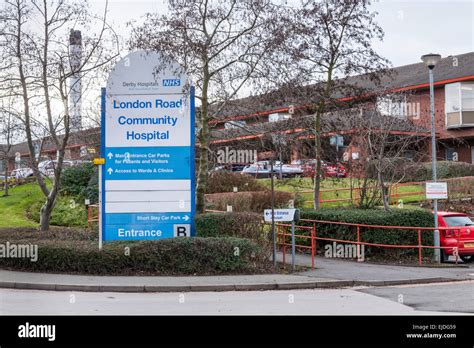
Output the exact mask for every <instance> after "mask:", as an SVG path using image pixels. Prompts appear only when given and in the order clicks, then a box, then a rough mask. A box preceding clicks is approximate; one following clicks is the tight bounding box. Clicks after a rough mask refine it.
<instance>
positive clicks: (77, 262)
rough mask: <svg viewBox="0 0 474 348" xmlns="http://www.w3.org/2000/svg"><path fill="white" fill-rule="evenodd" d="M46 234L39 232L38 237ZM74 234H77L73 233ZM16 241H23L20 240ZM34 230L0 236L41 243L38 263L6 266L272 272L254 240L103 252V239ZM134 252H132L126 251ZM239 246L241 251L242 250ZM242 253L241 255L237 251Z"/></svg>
mask: <svg viewBox="0 0 474 348" xmlns="http://www.w3.org/2000/svg"><path fill="white" fill-rule="evenodd" d="M40 234H41V233H40V232H38V231H36V235H37V236H38V235H40ZM68 235H69V236H70V235H71V233H69V234H68ZM13 237H16V238H17V240H16V241H14V240H13ZM33 237H34V236H33V233H32V232H31V231H14V233H11V230H10V231H7V232H5V233H0V243H5V242H6V241H9V242H10V243H13V242H16V243H19V242H23V243H34V244H37V245H38V260H37V261H36V262H31V261H30V259H27V258H0V266H1V267H8V268H13V269H18V270H26V271H38V272H58V273H63V272H67V273H82V274H107V275H109V274H115V275H117V274H155V275H188V274H200V275H205V274H233V273H255V272H261V271H266V270H267V269H268V267H269V262H268V259H266V258H265V257H264V256H262V255H261V254H262V248H261V246H259V245H258V244H257V243H256V242H254V241H251V240H249V239H242V238H233V237H224V238H199V237H193V238H170V239H163V240H158V241H139V242H109V243H105V244H104V248H103V250H102V251H99V250H98V246H97V241H90V240H83V238H85V237H86V235H85V234H84V233H78V236H76V237H79V238H70V239H65V238H64V237H63V238H58V239H52V237H51V235H50V236H49V239H48V238H43V237H38V238H33ZM126 247H127V248H129V253H126V252H125V251H126V250H127V249H126ZM237 248H238V249H237ZM236 250H238V252H236Z"/></svg>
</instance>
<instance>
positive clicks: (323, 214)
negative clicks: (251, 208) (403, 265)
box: [297, 209, 434, 256]
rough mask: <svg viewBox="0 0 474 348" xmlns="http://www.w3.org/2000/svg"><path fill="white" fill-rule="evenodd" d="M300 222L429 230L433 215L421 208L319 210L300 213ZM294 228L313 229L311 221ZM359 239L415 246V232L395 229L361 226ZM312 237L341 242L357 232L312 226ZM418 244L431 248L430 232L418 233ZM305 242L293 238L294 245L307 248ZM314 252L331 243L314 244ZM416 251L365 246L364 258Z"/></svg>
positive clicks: (354, 238)
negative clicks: (305, 227) (420, 236)
mask: <svg viewBox="0 0 474 348" xmlns="http://www.w3.org/2000/svg"><path fill="white" fill-rule="evenodd" d="M301 219H310V220H321V221H339V222H347V223H355V224H364V225H379V226H410V227H433V220H434V218H433V214H431V213H430V212H428V211H426V210H422V209H409V210H408V209H407V210H403V209H393V210H390V211H384V210H381V209H321V210H302V211H301ZM298 225H303V226H313V223H312V222H305V221H300V222H299V223H298ZM360 233H361V240H362V241H364V242H369V243H377V244H394V245H397V244H398V245H417V244H418V233H417V231H416V230H398V229H381V228H379V229H377V228H367V227H361V228H360ZM298 234H304V235H309V234H310V231H307V230H299V231H298ZM316 234H317V236H318V237H323V238H334V239H341V240H352V241H356V240H357V230H356V227H354V226H345V225H335V224H323V223H316ZM421 234H422V244H423V245H433V233H432V231H422V232H421ZM309 243H310V241H309V239H303V238H297V244H306V245H309ZM317 243H318V250H320V249H323V248H324V245H325V244H327V243H332V242H329V241H327V242H325V241H318V242H317ZM417 252H418V251H417V249H394V248H390V249H389V248H382V247H368V246H366V247H365V253H366V255H367V256H372V255H376V254H379V255H380V254H382V255H383V254H391V255H392V256H393V254H394V253H398V254H399V255H402V254H408V255H413V254H416V253H417ZM430 254H431V252H430V251H429V250H428V249H426V250H425V251H424V255H430Z"/></svg>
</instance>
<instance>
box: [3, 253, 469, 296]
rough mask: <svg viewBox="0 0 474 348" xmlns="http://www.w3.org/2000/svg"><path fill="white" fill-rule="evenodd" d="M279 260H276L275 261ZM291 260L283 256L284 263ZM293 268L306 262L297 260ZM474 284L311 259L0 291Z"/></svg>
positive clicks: (11, 274) (47, 281) (463, 272)
mask: <svg viewBox="0 0 474 348" xmlns="http://www.w3.org/2000/svg"><path fill="white" fill-rule="evenodd" d="M279 257H280V258H281V255H279ZM290 260H291V257H290V256H289V255H288V256H287V262H288V261H290ZM296 264H298V265H302V266H310V265H311V259H310V257H309V256H306V255H297V259H296ZM472 279H474V268H473V267H465V266H464V267H456V266H454V265H448V266H444V267H405V266H389V265H374V264H368V263H360V262H352V261H345V260H338V259H327V258H322V257H318V258H316V269H314V270H312V269H309V270H306V271H303V272H299V273H295V274H263V275H227V276H182V277H162V276H87V275H68V274H48V273H30V272H15V271H5V270H0V288H10V289H35V290H54V291H93V292H104V291H109V292H202V291H238V290H246V291H252V290H254V291H258V290H289V289H314V288H343V287H351V286H387V285H404V284H423V283H436V282H448V281H461V280H472Z"/></svg>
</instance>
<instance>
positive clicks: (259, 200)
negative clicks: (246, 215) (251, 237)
mask: <svg viewBox="0 0 474 348" xmlns="http://www.w3.org/2000/svg"><path fill="white" fill-rule="evenodd" d="M271 198H272V193H271V191H255V192H225V193H213V194H208V195H206V207H207V208H208V209H214V210H222V211H226V210H227V206H228V205H231V206H232V209H233V211H234V212H262V214H263V210H264V209H269V208H270V206H271ZM294 199H295V194H293V193H291V192H282V191H275V207H276V208H284V207H287V206H288V202H289V201H290V200H294Z"/></svg>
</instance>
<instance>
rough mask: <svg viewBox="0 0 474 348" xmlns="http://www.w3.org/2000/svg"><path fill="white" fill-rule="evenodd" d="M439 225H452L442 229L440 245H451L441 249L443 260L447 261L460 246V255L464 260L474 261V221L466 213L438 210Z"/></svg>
mask: <svg viewBox="0 0 474 348" xmlns="http://www.w3.org/2000/svg"><path fill="white" fill-rule="evenodd" d="M438 225H439V227H452V229H447V230H440V233H439V237H440V245H441V246H442V247H449V248H448V249H442V250H441V262H446V261H447V260H448V257H449V255H453V253H454V248H455V247H457V248H458V254H459V257H460V258H461V259H462V260H463V261H464V262H472V260H473V258H474V222H473V221H472V220H471V219H470V218H469V216H468V215H467V214H464V213H454V212H438Z"/></svg>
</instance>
